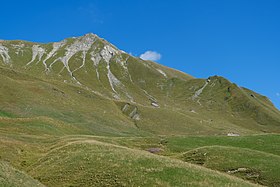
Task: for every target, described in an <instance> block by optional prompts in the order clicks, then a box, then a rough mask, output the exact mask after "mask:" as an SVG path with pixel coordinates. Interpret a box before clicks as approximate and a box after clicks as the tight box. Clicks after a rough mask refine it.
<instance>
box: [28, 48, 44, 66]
mask: <svg viewBox="0 0 280 187" xmlns="http://www.w3.org/2000/svg"><path fill="white" fill-rule="evenodd" d="M44 54H45V49H44V48H42V47H40V46H39V45H33V46H32V59H31V61H30V62H28V63H27V64H26V66H28V65H30V64H31V63H32V62H34V60H35V59H36V57H37V56H38V57H39V60H38V62H40V61H41V59H42V57H43V55H44ZM38 62H37V63H38Z"/></svg>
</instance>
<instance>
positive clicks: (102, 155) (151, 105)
mask: <svg viewBox="0 0 280 187" xmlns="http://www.w3.org/2000/svg"><path fill="white" fill-rule="evenodd" d="M279 132H280V112H279V111H278V110H277V109H276V108H275V107H274V105H273V104H272V103H271V102H270V100H269V99H268V98H266V97H265V96H262V95H260V94H258V93H255V92H253V91H251V90H248V89H246V88H242V87H239V86H238V85H236V84H234V83H232V82H230V81H229V80H227V79H225V78H223V77H220V76H210V77H209V78H206V79H198V78H194V77H192V76H190V75H187V74H185V73H183V72H180V71H177V70H174V69H171V68H168V67H165V66H162V65H160V64H157V63H155V62H151V61H144V60H142V59H140V58H137V57H134V56H131V55H129V54H127V53H126V52H124V51H121V50H119V49H118V48H116V47H115V46H113V45H112V44H110V43H109V42H107V41H106V40H104V39H102V38H99V37H98V36H97V35H94V34H87V35H84V36H81V37H77V38H68V39H65V40H63V41H60V42H54V43H48V44H42V43H33V42H27V41H0V163H1V168H0V169H2V170H0V171H1V172H2V174H1V173H0V184H1V185H2V184H3V185H4V186H19V185H20V184H21V183H16V182H15V181H18V180H21V181H25V180H26V181H28V183H27V184H30V185H29V186H36V185H41V184H40V183H42V184H43V185H46V186H92V185H95V186H205V185H210V186H251V185H254V184H253V183H259V184H261V185H269V186H277V185H279V184H280V176H279V175H278V174H276V173H275V171H277V170H278V169H280V166H279V165H278V164H274V163H279V162H278V160H279V158H278V157H279V152H280V151H279V143H277V142H279V136H278V133H279ZM227 136H233V137H227ZM270 139H273V140H274V141H270V143H269V144H265V147H261V146H257V145H258V144H256V142H258V141H264V142H266V141H267V140H270ZM240 142H241V143H240ZM242 142H243V143H242ZM194 153H195V154H194ZM205 153H207V154H206V155H203V154H205ZM208 153H209V154H208ZM220 153H223V154H220ZM229 153H232V154H229ZM240 155H244V157H240ZM246 158H252V160H249V161H248V160H246ZM201 159H202V161H203V162H200V161H201ZM186 162H188V163H186ZM226 162H227V163H226ZM195 164H198V165H200V166H196V165H195ZM15 168H16V169H15ZM206 168H207V169H206ZM240 168H241V169H240ZM238 169H239V170H242V169H243V170H242V171H239V170H238ZM245 169H246V171H245ZM6 170H7V171H8V170H9V172H10V173H11V174H10V175H7V172H6ZM235 170H236V171H235ZM18 171H20V172H19V173H20V175H17V174H16V173H17V172H18ZM250 172H251V173H250ZM252 172H253V173H254V174H255V175H254V176H255V177H251V178H250V177H248V173H249V174H252ZM28 175H29V176H28ZM252 175H253V174H252ZM257 175H258V177H256V176H257ZM17 177H19V178H20V179H18V178H17ZM2 179H3V180H2ZM35 179H37V180H38V181H39V182H40V183H39V182H36V180H35ZM249 181H250V182H249ZM3 185H2V186H3Z"/></svg>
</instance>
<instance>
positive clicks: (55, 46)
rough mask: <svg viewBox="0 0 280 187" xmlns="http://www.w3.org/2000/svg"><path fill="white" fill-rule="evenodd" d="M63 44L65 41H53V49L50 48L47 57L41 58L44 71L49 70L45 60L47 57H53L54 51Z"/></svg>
mask: <svg viewBox="0 0 280 187" xmlns="http://www.w3.org/2000/svg"><path fill="white" fill-rule="evenodd" d="M64 45H65V41H62V42H55V43H53V49H52V50H51V52H50V53H48V54H47V57H46V58H45V59H44V60H43V64H44V66H45V71H50V69H49V68H48V66H47V64H46V62H47V60H48V59H50V58H51V57H53V56H54V55H55V53H56V52H57V51H58V50H59V49H60V48H61V47H63V46H64Z"/></svg>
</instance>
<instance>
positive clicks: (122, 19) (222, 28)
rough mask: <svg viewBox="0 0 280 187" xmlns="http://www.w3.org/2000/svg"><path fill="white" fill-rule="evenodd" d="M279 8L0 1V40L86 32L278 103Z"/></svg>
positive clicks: (237, 2)
mask: <svg viewBox="0 0 280 187" xmlns="http://www.w3.org/2000/svg"><path fill="white" fill-rule="evenodd" d="M279 10H280V1H278V0H267V1H264V0H211V1H210V0H177V1H174V0H173V1H172V0H134V1H128V0H79V1H77V0H56V1H54V0H48V1H46V0H41V1H31V0H30V1H28V0H25V1H13V0H9V1H2V2H1V11H0V17H1V29H0V39H7V40H8V39H9V40H10V39H24V40H30V41H36V42H51V41H59V40H62V39H64V38H66V37H72V36H80V35H84V34H86V33H89V32H92V33H95V34H97V35H99V36H100V37H103V38H105V39H106V40H108V41H110V42H111V43H113V44H114V45H116V46H117V47H119V48H120V49H122V50H125V51H127V52H129V53H132V54H133V55H135V56H140V55H141V54H144V53H145V52H146V51H150V53H149V54H147V53H146V54H145V55H146V56H145V57H148V58H150V57H153V58H154V59H155V60H157V59H159V60H158V62H159V63H161V64H164V65H167V66H170V67H173V68H176V69H179V70H181V71H184V72H186V73H188V74H191V75H193V76H195V77H199V78H207V77H208V76H211V75H216V74H217V75H222V76H224V77H226V78H228V79H230V80H231V81H232V82H235V83H237V84H239V85H240V86H244V87H247V88H250V89H253V90H255V91H257V92H259V93H261V94H264V95H266V96H268V97H269V98H270V99H271V100H272V101H273V102H274V104H275V105H276V106H277V107H278V108H280V84H279V80H280V79H279V78H280V74H279V69H280V11H279ZM153 52H157V53H153ZM154 54H155V55H157V56H155V55H154Z"/></svg>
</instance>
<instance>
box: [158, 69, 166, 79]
mask: <svg viewBox="0 0 280 187" xmlns="http://www.w3.org/2000/svg"><path fill="white" fill-rule="evenodd" d="M157 71H158V72H159V73H160V74H162V75H163V76H164V77H165V78H167V75H166V73H165V72H164V71H162V70H161V69H157Z"/></svg>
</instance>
